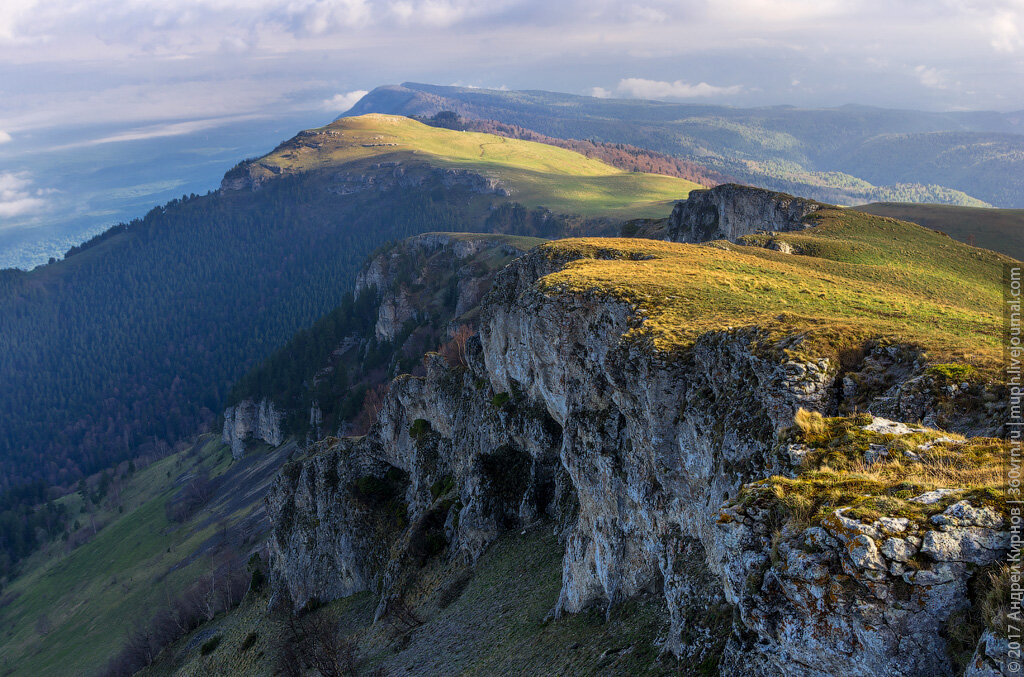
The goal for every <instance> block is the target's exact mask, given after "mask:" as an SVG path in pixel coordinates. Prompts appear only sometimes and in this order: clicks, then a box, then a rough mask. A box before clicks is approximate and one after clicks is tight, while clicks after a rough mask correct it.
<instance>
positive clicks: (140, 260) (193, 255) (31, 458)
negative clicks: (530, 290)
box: [0, 175, 483, 489]
mask: <svg viewBox="0 0 1024 677" xmlns="http://www.w3.org/2000/svg"><path fill="white" fill-rule="evenodd" d="M326 187H327V185H326V184H325V182H324V178H323V177H320V176H315V175H311V176H296V177H292V178H290V179H288V180H286V181H280V182H276V183H274V184H273V185H270V186H267V187H266V188H264V189H263V190H261V191H259V192H256V193H235V194H222V193H216V194H212V195H207V196H202V197H190V198H186V199H183V200H176V201H174V202H171V203H169V204H167V205H166V206H164V207H161V208H158V209H154V210H153V211H152V212H150V213H149V214H148V215H147V216H146V217H145V218H143V219H140V220H138V221H134V222H132V223H130V224H127V226H126V227H124V228H121V229H119V230H118V231H117V232H114V233H113V234H112V235H111V236H109V237H106V238H104V239H101V240H100V241H98V242H96V243H95V244H93V245H91V246H86V247H83V248H81V249H80V250H78V251H76V252H74V253H72V254H71V255H70V256H68V257H67V259H66V260H64V261H61V262H58V263H56V264H52V265H49V266H45V267H43V268H41V269H37V270H36V271H33V272H32V273H19V274H13V275H10V274H9V275H8V276H7V278H6V280H7V284H6V285H5V287H4V289H3V291H2V297H0V380H2V381H3V383H4V388H2V389H0V411H2V412H3V418H4V420H5V421H7V422H8V423H7V425H5V426H4V427H3V429H2V430H0V487H2V488H4V489H6V488H9V487H11V486H15V485H17V484H19V483H22V482H25V481H28V480H44V481H45V482H47V483H48V484H54V483H57V484H68V483H71V482H74V481H76V480H77V479H78V477H80V476H81V474H83V473H90V472H93V471H95V470H97V469H99V468H101V467H104V466H106V465H109V464H110V463H112V462H116V461H118V460H121V459H122V458H125V457H127V456H128V455H130V454H133V453H140V450H141V451H145V447H146V446H147V445H163V444H166V443H167V442H169V441H173V440H175V439H179V438H181V437H182V436H186V435H190V434H193V433H194V432H195V430H196V428H197V426H199V425H200V424H202V423H210V422H212V421H213V419H214V418H215V416H216V414H215V413H214V412H217V411H218V410H219V407H220V405H221V403H222V402H223V399H224V396H225V395H226V393H227V390H228V388H229V386H230V384H231V383H232V382H233V381H234V380H235V379H236V378H237V377H238V376H240V375H241V373H242V372H243V371H244V370H245V369H246V368H247V367H248V366H251V365H252V364H253V363H254V362H255V361H256V360H258V359H260V358H262V357H264V356H266V355H267V354H269V352H270V351H271V350H273V349H274V348H275V347H277V346H278V345H280V344H281V343H283V342H284V341H285V340H286V339H287V338H288V337H289V336H291V335H292V334H294V333H295V332H296V331H297V330H298V329H300V328H302V327H303V326H306V325H308V324H309V323H310V322H312V321H313V320H314V319H316V318H317V317H319V316H321V315H323V314H324V313H325V312H327V311H328V310H330V309H331V308H333V307H334V306H336V305H337V304H338V303H339V302H340V301H341V299H342V297H343V295H344V294H345V292H346V291H347V290H348V289H349V288H350V287H351V284H352V279H353V276H354V274H355V271H356V270H357V268H358V266H359V265H360V264H361V263H362V261H363V259H364V258H365V257H366V255H367V254H369V253H370V252H371V251H372V250H373V249H374V248H375V247H376V246H378V245H379V244H381V243H382V242H383V241H385V240H387V239H391V238H396V237H405V236H408V235H412V234H414V233H417V232H422V231H428V230H439V229H453V228H455V227H457V226H462V225H463V224H465V222H466V221H470V222H471V223H472V222H475V223H476V225H477V226H478V227H482V226H483V219H482V218H481V216H480V214H478V213H477V214H474V215H471V214H470V213H468V212H463V211H462V209H460V205H459V201H457V200H454V199H452V200H445V201H435V200H434V199H433V198H432V196H431V195H430V193H429V192H428V191H423V190H417V191H410V190H403V191H395V192H393V193H392V194H390V195H388V194H385V195H383V196H381V195H377V194H373V195H368V196H365V197H359V196H346V197H344V198H343V197H341V196H338V195H335V194H334V193H332V192H330V191H329V190H326ZM382 198H383V199H382ZM462 208H463V209H465V204H463V205H462ZM474 217H475V218H474Z"/></svg>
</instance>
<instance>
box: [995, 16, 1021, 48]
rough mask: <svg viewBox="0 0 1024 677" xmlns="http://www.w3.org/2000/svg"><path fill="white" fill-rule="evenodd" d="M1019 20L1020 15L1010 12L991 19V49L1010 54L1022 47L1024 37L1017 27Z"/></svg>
mask: <svg viewBox="0 0 1024 677" xmlns="http://www.w3.org/2000/svg"><path fill="white" fill-rule="evenodd" d="M1020 20H1021V16H1020V14H1019V13H1014V12H1011V11H1005V12H1000V13H998V14H996V16H994V17H993V18H992V40H991V44H992V49H994V50H996V51H997V52H1004V53H1010V52H1015V51H1016V50H1017V48H1018V47H1021V46H1024V35H1022V34H1021V28H1020V26H1019V25H1018V21H1020Z"/></svg>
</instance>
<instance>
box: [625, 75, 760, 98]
mask: <svg viewBox="0 0 1024 677" xmlns="http://www.w3.org/2000/svg"><path fill="white" fill-rule="evenodd" d="M616 89H617V91H618V92H619V93H620V94H623V95H625V96H629V97H633V98H635V99H692V98H702V97H711V96H728V95H730V94H738V93H739V92H740V91H742V89H743V87H741V86H740V85H730V86H728V87H719V86H716V85H709V84H708V83H706V82H700V83H697V84H696V85H691V84H689V83H686V82H683V81H682V80H676V81H675V82H666V81H664V80H646V79H644V78H625V79H624V80H620V81H619V85H618V87H617V88H616Z"/></svg>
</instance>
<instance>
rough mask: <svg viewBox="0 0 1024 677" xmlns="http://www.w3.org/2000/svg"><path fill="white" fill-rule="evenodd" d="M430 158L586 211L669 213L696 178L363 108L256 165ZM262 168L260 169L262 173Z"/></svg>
mask: <svg viewBox="0 0 1024 677" xmlns="http://www.w3.org/2000/svg"><path fill="white" fill-rule="evenodd" d="M407 158H417V159H423V160H426V161H427V162H428V163H430V164H431V165H433V166H438V167H446V168H452V169H462V170H469V171H473V172H479V173H481V174H483V175H485V176H487V177H489V178H492V179H495V180H497V181H500V182H501V183H502V184H503V185H505V186H507V188H508V189H509V190H510V192H511V194H512V195H511V196H512V197H513V198H514V199H515V200H516V201H517V202H519V203H521V204H524V205H527V206H529V207H541V206H543V207H546V208H548V209H550V210H552V211H554V212H556V213H567V214H582V215H584V216H613V215H629V216H654V215H665V214H667V213H668V212H669V211H670V210H671V206H672V204H673V203H674V201H676V200H680V199H683V198H685V196H686V195H687V194H688V193H689V191H690V190H692V189H693V188H699V187H700V186H698V185H697V184H695V183H693V182H691V181H686V180H684V179H678V178H675V177H670V176H660V175H657V174H644V173H640V172H625V171H622V170H621V169H617V168H615V167H612V166H611V165H609V164H606V163H604V162H601V161H599V160H595V159H592V158H588V157H585V156H583V155H580V154H579V153H575V152H573V151H571V150H566V149H564V148H558V147H556V146H550V145H547V144H543V143H536V142H533V141H522V140H519V139H509V138H505V137H500V136H494V135H492V134H482V133H479V132H460V131H454V130H450V129H441V128H438V127H431V126H429V125H425V124H423V123H421V122H417V121H415V120H412V119H410V118H406V117H401V116H392V115H374V114H371V115H363V116H360V117H353V118H342V119H340V120H337V121H335V122H333V123H332V124H330V125H327V126H326V127H321V128H319V129H315V130H311V131H309V132H306V133H304V134H302V135H300V136H298V137H296V138H295V139H293V140H291V141H289V142H288V143H285V144H282V145H281V146H279V147H278V148H277V149H275V150H274V151H273V152H272V153H270V154H268V155H267V156H265V157H263V158H260V159H259V161H257V163H256V165H257V172H259V173H261V174H262V173H263V172H270V173H271V174H273V175H286V174H291V173H296V172H306V171H310V170H313V169H323V168H328V167H338V166H344V165H348V164H351V163H357V162H361V161H367V160H370V159H373V160H377V161H391V162H400V161H401V160H402V159H407ZM257 175H259V174H257Z"/></svg>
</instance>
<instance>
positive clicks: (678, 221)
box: [668, 183, 828, 242]
mask: <svg viewBox="0 0 1024 677" xmlns="http://www.w3.org/2000/svg"><path fill="white" fill-rule="evenodd" d="M827 206H828V205H825V204H822V203H821V202H815V201H814V200H806V199H804V198H798V197H793V196H791V195H786V194H785V193H776V192H774V191H770V190H764V189H762V188H753V187H751V186H740V185H737V184H735V183H727V184H723V185H721V186H716V187H714V188H710V189H708V190H695V191H692V192H691V193H690V195H689V198H688V199H686V200H684V201H682V202H679V203H676V206H675V208H674V209H673V210H672V215H671V216H670V217H669V221H668V239H669V240H671V241H673V242H709V241H711V240H722V239H725V240H731V241H734V242H735V241H736V240H737V239H739V238H740V237H742V236H744V235H752V234H753V233H756V232H759V231H772V232H774V231H783V232H784V231H791V230H803V229H804V228H808V227H809V226H810V225H813V224H809V223H805V222H804V219H805V218H806V217H807V216H808V215H810V214H812V213H814V212H816V211H818V210H819V209H821V208H823V207H827Z"/></svg>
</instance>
